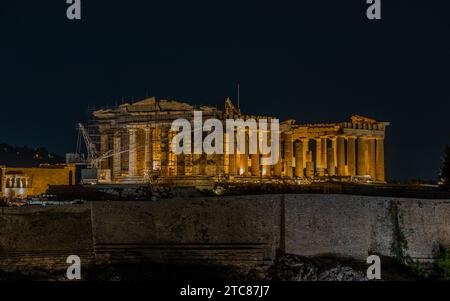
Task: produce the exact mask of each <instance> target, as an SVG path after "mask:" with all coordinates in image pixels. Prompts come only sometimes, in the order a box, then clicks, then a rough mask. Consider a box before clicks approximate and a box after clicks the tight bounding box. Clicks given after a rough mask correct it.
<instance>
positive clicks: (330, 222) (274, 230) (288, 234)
mask: <svg viewBox="0 0 450 301" xmlns="http://www.w3.org/2000/svg"><path fill="white" fill-rule="evenodd" d="M438 244H443V245H446V246H450V201H446V200H445V201H443V200H439V201H436V200H424V201H421V200H415V199H389V198H380V197H363V196H347V195H319V194H314V195H307V194H302V195H284V196H282V195H264V196H236V197H214V198H196V199H188V198H186V199H171V200H162V201H159V202H94V203H92V204H88V205H82V206H68V207H53V208H18V209H14V208H8V209H6V210H5V215H4V216H1V217H0V254H1V255H0V256H1V258H0V260H1V261H2V262H3V264H1V266H7V264H6V263H7V262H9V263H10V264H12V263H13V262H14V260H13V261H11V260H12V259H11V258H12V257H14V256H15V257H14V258H20V256H25V257H26V256H31V255H33V254H34V255H36V256H38V255H39V256H41V255H42V254H44V255H45V254H47V255H48V256H50V257H51V256H52V254H60V255H62V254H64V256H66V257H67V256H68V255H72V253H75V255H78V254H76V252H82V253H83V252H84V254H88V253H89V251H92V252H93V253H95V259H96V262H98V263H109V262H117V261H124V260H125V261H131V262H132V261H141V260H151V261H159V262H171V263H174V262H189V263H195V262H197V263H198V262H202V263H205V262H210V263H219V264H226V265H229V264H230V265H238V266H241V267H260V266H263V265H267V264H270V263H271V261H272V260H273V259H274V257H275V254H276V250H278V249H281V250H283V251H285V252H287V253H292V254H298V255H304V256H318V255H325V254H336V255H339V256H347V257H355V258H357V259H361V260H364V259H365V258H366V257H367V255H368V254H372V253H377V254H382V255H387V256H396V255H398V254H399V252H402V253H403V254H404V255H406V256H411V257H412V258H414V259H430V258H432V257H433V249H434V248H435V247H436V246H437V245H438ZM46 252H47V253H46ZM30 254H31V255H30ZM34 255H33V256H34ZM44 255H42V256H44ZM44 257H45V256H44ZM50 257H49V258H50ZM86 258H87V260H90V259H89V257H88V256H87V255H86ZM91 259H92V258H91ZM7 260H10V261H7ZM50 261H51V258H50V259H48V260H47V262H50ZM5 262H6V263H5ZM15 262H17V263H18V262H22V263H23V261H20V260H16V261H15ZM25 262H27V261H25ZM29 264H32V262H31V263H29Z"/></svg>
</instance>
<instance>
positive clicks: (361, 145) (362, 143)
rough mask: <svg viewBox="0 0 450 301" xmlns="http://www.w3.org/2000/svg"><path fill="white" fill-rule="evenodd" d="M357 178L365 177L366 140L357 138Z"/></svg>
mask: <svg viewBox="0 0 450 301" xmlns="http://www.w3.org/2000/svg"><path fill="white" fill-rule="evenodd" d="M357 144H358V166H357V173H358V176H364V175H366V138H365V137H358V140H357Z"/></svg>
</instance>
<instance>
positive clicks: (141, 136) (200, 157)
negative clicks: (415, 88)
mask: <svg viewBox="0 0 450 301" xmlns="http://www.w3.org/2000/svg"><path fill="white" fill-rule="evenodd" d="M194 111H202V114H203V120H206V119H208V118H215V119H219V120H221V121H223V122H225V120H226V119H234V120H237V119H242V120H248V119H250V118H251V119H254V120H256V121H258V120H260V119H266V120H269V123H270V120H272V119H274V118H275V117H268V116H253V115H244V114H241V110H240V108H238V107H236V106H235V105H234V104H233V103H232V101H231V99H229V98H228V99H227V100H226V101H225V105H224V108H223V110H222V109H218V108H215V107H212V106H194V105H191V104H189V103H185V102H178V101H174V100H157V99H156V98H154V97H152V98H148V99H145V100H142V101H138V102H135V103H131V104H130V103H126V104H122V105H119V106H116V107H114V108H108V109H101V110H97V111H95V112H94V113H93V114H94V117H95V121H96V128H97V130H98V134H99V137H100V139H99V142H98V144H99V145H98V147H99V149H100V154H101V155H103V158H104V159H103V160H102V161H101V163H100V164H101V166H100V169H101V170H102V171H103V172H105V171H108V172H109V173H110V177H109V178H110V181H111V182H112V183H141V182H143V181H145V179H146V178H148V177H149V176H150V175H151V174H158V175H159V176H160V177H161V178H165V179H172V180H175V179H178V180H184V181H186V180H189V179H196V178H208V177H209V178H217V177H225V178H228V179H230V180H233V179H239V178H249V179H250V178H251V179H261V180H264V179H274V178H278V179H294V180H295V179H327V178H333V179H337V180H342V181H346V180H348V181H351V180H352V179H354V178H358V177H362V178H366V179H369V180H370V181H373V182H385V171H384V169H385V166H384V137H385V130H386V127H387V126H388V125H389V123H388V122H381V121H377V120H375V119H372V118H368V117H364V116H352V117H351V119H350V120H349V121H346V122H337V123H323V124H297V123H296V122H295V121H294V120H287V121H284V122H281V123H280V138H279V139H280V141H279V142H280V143H279V147H280V160H278V163H276V164H275V165H273V166H262V165H261V160H260V159H261V155H260V154H259V153H257V154H248V147H246V152H245V153H244V154H231V153H228V154H227V153H226V152H225V153H224V154H212V155H209V154H208V155H207V154H180V155H176V154H175V153H174V152H173V149H172V148H171V147H170V142H171V141H172V138H173V137H174V135H175V134H176V133H175V132H173V131H172V130H171V125H172V122H173V121H174V120H176V119H179V118H184V119H187V120H193V118H194ZM247 134H248V132H247ZM247 138H248V137H247ZM225 139H226V138H225ZM247 141H248V139H247ZM108 154H109V155H108Z"/></svg>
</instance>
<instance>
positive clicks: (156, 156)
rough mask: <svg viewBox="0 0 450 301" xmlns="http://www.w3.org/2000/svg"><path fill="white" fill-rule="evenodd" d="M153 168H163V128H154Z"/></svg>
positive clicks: (156, 169)
mask: <svg viewBox="0 0 450 301" xmlns="http://www.w3.org/2000/svg"><path fill="white" fill-rule="evenodd" d="M152 153H153V155H152V157H153V170H154V171H160V170H161V158H162V157H161V129H160V128H154V129H152Z"/></svg>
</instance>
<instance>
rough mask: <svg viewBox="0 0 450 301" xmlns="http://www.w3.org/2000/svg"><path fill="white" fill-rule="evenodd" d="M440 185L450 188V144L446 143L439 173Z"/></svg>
mask: <svg viewBox="0 0 450 301" xmlns="http://www.w3.org/2000/svg"><path fill="white" fill-rule="evenodd" d="M439 180H440V182H441V186H442V187H444V188H446V189H450V146H448V145H446V146H445V150H444V157H443V164H442V167H441V172H440V175H439Z"/></svg>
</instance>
